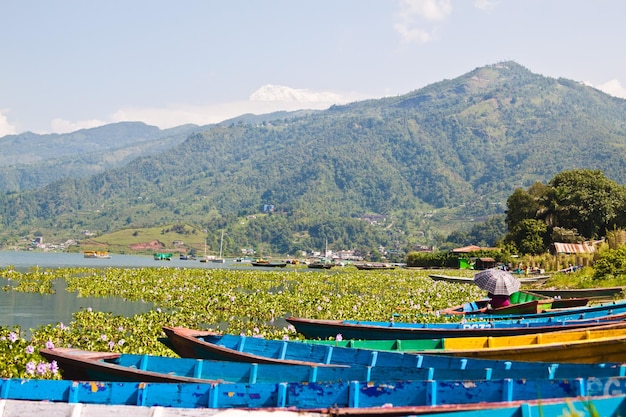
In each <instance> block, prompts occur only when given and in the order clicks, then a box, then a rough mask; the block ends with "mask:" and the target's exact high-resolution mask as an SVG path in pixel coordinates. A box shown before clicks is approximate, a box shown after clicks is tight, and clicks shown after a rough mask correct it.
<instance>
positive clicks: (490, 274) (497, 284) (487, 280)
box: [474, 269, 521, 295]
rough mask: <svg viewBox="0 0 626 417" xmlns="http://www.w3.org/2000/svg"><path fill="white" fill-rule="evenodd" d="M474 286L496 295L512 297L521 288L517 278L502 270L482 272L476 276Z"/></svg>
mask: <svg viewBox="0 0 626 417" xmlns="http://www.w3.org/2000/svg"><path fill="white" fill-rule="evenodd" d="M474 284H476V285H477V286H478V287H479V288H482V289H483V290H486V291H488V292H490V293H491V294H494V295H511V294H513V293H514V292H517V291H519V289H520V286H521V283H520V282H519V280H518V279H517V278H515V277H514V276H513V275H512V274H511V273H510V272H507V271H504V270H502V269H485V270H484V271H480V272H479V273H477V274H476V275H474Z"/></svg>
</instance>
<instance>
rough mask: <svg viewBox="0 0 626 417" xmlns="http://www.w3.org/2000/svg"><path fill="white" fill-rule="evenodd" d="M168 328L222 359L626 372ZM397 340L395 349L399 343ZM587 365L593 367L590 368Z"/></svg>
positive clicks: (185, 344) (178, 339)
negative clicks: (411, 352) (406, 352)
mask: <svg viewBox="0 0 626 417" xmlns="http://www.w3.org/2000/svg"><path fill="white" fill-rule="evenodd" d="M164 330H166V333H167V335H168V338H169V339H170V341H171V342H172V344H171V347H172V348H173V349H174V351H175V352H176V353H177V354H179V355H180V356H182V357H193V358H201V359H210V360H219V361H233V362H253V363H282V364H288V365H302V364H307V365H310V364H317V365H318V366H324V367H326V366H342V365H349V366H372V367H394V368H398V367H399V368H405V369H407V370H408V369H422V370H423V369H425V368H428V369H432V372H433V373H434V375H442V377H441V378H445V377H444V376H443V375H447V374H446V373H445V372H447V371H445V370H448V371H450V372H452V373H454V372H457V371H459V372H460V370H463V369H473V370H476V369H478V370H480V373H482V374H485V369H491V370H492V372H493V374H492V375H491V376H490V377H485V378H483V379H490V378H497V377H500V376H501V375H503V372H504V374H505V375H510V373H509V372H513V373H518V374H523V375H526V376H528V377H529V378H534V377H536V378H549V379H551V378H555V377H559V378H563V377H565V376H568V377H574V376H575V375H578V376H585V375H587V372H591V374H592V375H594V376H596V377H600V376H611V375H613V376H615V375H619V376H622V375H626V365H621V364H617V363H615V364H603V365H583V364H575V363H556V362H555V363H551V364H547V363H539V362H537V363H528V362H522V361H515V360H508V361H503V360H490V359H468V358H461V357H455V356H450V355H447V356H446V355H443V354H441V355H440V354H437V353H436V352H434V351H431V352H428V354H421V353H419V352H416V353H413V354H405V353H404V352H400V351H398V350H396V351H392V350H370V349H361V348H358V347H357V348H350V347H344V346H343V345H340V346H337V345H332V344H331V345H328V344H327V343H328V342H313V341H311V342H306V343H303V342H301V341H283V340H266V339H259V338H246V337H245V336H236V335H228V334H226V335H222V334H217V333H214V332H210V331H198V330H191V329H184V328H164ZM325 343H326V344H325ZM398 343H400V342H398ZM399 346H400V345H398V347H397V349H400V348H399ZM403 348H405V346H403ZM589 366H591V367H594V368H592V369H589V368H586V367H589ZM407 372H409V371H407ZM429 372H431V371H429ZM441 372H443V373H441ZM407 375H410V374H407ZM441 378H439V379H441ZM458 378H460V376H459V377H458ZM404 379H405V380H406V379H408V378H404Z"/></svg>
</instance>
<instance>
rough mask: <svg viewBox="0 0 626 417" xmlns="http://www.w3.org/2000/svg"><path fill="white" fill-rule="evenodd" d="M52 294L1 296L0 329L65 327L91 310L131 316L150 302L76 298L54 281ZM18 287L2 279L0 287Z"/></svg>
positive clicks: (150, 304) (111, 298)
mask: <svg viewBox="0 0 626 417" xmlns="http://www.w3.org/2000/svg"><path fill="white" fill-rule="evenodd" d="M53 284H54V288H55V290H56V293H55V294H43V295H42V294H34V293H22V292H16V291H8V292H7V291H2V293H0V326H9V327H12V326H14V325H18V326H20V327H21V329H22V330H24V331H27V330H29V329H36V328H38V327H39V326H42V325H44V326H45V325H47V324H52V325H56V324H57V323H65V324H68V323H69V322H70V321H71V320H72V314H73V313H74V312H76V311H80V310H81V309H87V308H89V307H91V308H92V309H93V310H94V311H104V312H111V313H113V314H114V315H120V316H126V317H130V316H133V315H135V314H139V313H143V312H146V311H149V310H150V309H152V308H153V304H152V303H145V302H141V301H127V300H124V299H122V298H120V297H107V298H97V297H80V298H79V297H78V296H77V293H71V292H67V282H66V281H65V280H61V279H60V280H54V281H53ZM5 285H11V286H14V285H17V284H16V283H15V282H12V281H10V280H8V279H5V278H1V279H0V286H2V287H4V286H5Z"/></svg>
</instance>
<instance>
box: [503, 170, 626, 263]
mask: <svg viewBox="0 0 626 417" xmlns="http://www.w3.org/2000/svg"><path fill="white" fill-rule="evenodd" d="M507 206H508V210H507V212H506V214H507V217H506V221H507V225H508V228H509V232H508V234H507V238H506V240H507V242H508V243H510V244H512V245H513V246H514V247H515V248H517V250H518V251H519V252H521V253H528V254H540V253H543V252H545V251H546V250H547V249H548V248H549V245H550V243H552V242H555V241H556V242H566V243H576V242H582V241H584V240H590V239H599V238H604V237H606V235H607V233H608V232H610V231H611V230H616V229H624V228H626V186H623V185H619V184H617V183H616V182H614V181H611V180H609V179H608V178H606V177H605V176H604V174H603V173H602V172H601V171H598V170H585V169H577V170H571V171H564V172H561V173H559V174H557V175H556V176H555V177H554V178H553V179H552V180H550V182H549V183H548V184H547V185H544V184H540V183H536V184H534V185H533V186H531V187H530V188H529V189H528V190H522V189H517V190H515V192H514V193H513V194H512V195H511V196H510V197H509V199H508V200H507Z"/></svg>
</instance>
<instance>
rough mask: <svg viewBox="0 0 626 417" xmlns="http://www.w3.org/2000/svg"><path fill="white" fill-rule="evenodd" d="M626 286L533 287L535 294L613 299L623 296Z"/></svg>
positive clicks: (559, 297) (564, 297)
mask: <svg viewBox="0 0 626 417" xmlns="http://www.w3.org/2000/svg"><path fill="white" fill-rule="evenodd" d="M624 291H626V287H606V288H571V289H565V288H564V289H547V288H546V289H541V288H536V289H533V290H532V292H533V293H535V294H539V295H543V296H546V297H551V298H558V299H562V300H563V299H569V298H588V299H590V300H594V301H598V300H613V299H615V298H623V296H624Z"/></svg>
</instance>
